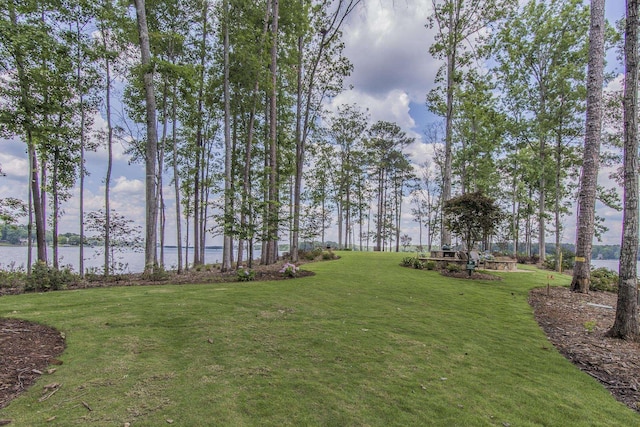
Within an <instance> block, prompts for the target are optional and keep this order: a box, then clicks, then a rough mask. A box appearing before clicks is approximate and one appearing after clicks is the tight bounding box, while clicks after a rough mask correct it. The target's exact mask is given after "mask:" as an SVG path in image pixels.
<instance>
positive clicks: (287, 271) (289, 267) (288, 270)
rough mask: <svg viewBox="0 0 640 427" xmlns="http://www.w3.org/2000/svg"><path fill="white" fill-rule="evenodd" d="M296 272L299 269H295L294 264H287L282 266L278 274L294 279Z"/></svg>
mask: <svg viewBox="0 0 640 427" xmlns="http://www.w3.org/2000/svg"><path fill="white" fill-rule="evenodd" d="M298 270H300V269H299V268H298V267H296V265H295V264H291V263H289V262H288V263H286V264H284V265H283V266H282V268H281V269H280V271H279V272H280V273H282V275H283V276H284V277H296V275H297V274H298Z"/></svg>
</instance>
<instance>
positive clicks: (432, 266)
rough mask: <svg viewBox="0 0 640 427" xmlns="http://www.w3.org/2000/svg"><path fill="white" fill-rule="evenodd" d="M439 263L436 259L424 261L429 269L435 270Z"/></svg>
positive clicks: (425, 266)
mask: <svg viewBox="0 0 640 427" xmlns="http://www.w3.org/2000/svg"><path fill="white" fill-rule="evenodd" d="M437 266H438V264H437V263H436V262H435V261H427V262H425V263H424V268H426V269H427V270H435V269H436V267H437Z"/></svg>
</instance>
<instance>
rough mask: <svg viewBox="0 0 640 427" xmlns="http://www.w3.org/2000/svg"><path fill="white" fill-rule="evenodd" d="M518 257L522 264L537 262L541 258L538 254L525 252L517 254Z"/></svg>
mask: <svg viewBox="0 0 640 427" xmlns="http://www.w3.org/2000/svg"><path fill="white" fill-rule="evenodd" d="M516 259H517V261H518V263H520V264H537V263H538V261H539V260H540V257H539V256H538V255H531V256H527V255H523V254H518V255H517V256H516Z"/></svg>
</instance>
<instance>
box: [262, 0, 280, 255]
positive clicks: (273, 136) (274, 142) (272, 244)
mask: <svg viewBox="0 0 640 427" xmlns="http://www.w3.org/2000/svg"><path fill="white" fill-rule="evenodd" d="M279 7H280V2H279V0H272V3H271V64H270V65H269V72H270V75H271V87H270V93H269V139H268V143H269V150H268V156H267V158H268V163H267V165H266V166H267V169H268V171H269V179H268V186H267V188H268V189H267V200H266V206H267V211H266V214H267V217H266V218H265V231H266V236H265V244H266V246H265V249H264V254H263V261H264V263H265V264H274V263H275V262H276V260H277V258H278V225H279V219H278V218H279V215H278V101H277V100H278V39H279V38H278V19H279Z"/></svg>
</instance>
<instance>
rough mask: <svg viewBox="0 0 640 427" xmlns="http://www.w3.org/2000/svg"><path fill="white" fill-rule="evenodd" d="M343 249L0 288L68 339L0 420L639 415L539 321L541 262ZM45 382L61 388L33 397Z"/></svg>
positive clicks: (20, 314) (22, 310)
mask: <svg viewBox="0 0 640 427" xmlns="http://www.w3.org/2000/svg"><path fill="white" fill-rule="evenodd" d="M340 255H341V256H342V259H340V260H338V261H331V262H324V263H316V264H310V265H305V268H307V269H312V270H314V271H316V272H317V275H316V276H314V277H307V278H302V279H296V280H286V281H278V282H262V283H261V282H245V283H235V284H224V286H222V285H220V284H213V285H183V286H171V285H166V286H158V287H120V288H102V289H92V290H82V291H68V292H57V293H49V294H28V295H18V296H6V297H2V298H0V316H4V317H17V318H22V319H28V320H32V321H37V322H40V323H44V324H47V325H51V326H54V327H56V328H58V329H59V330H61V331H63V332H64V333H65V335H66V340H67V349H66V351H65V353H64V354H63V355H62V357H61V359H62V360H63V361H64V364H63V365H61V366H59V367H58V370H57V371H56V372H55V373H54V374H53V375H45V376H44V377H43V378H41V379H40V381H39V382H38V383H37V384H36V385H35V386H34V387H32V388H31V389H30V390H28V391H27V392H26V393H25V394H24V395H23V396H22V397H20V398H18V399H17V400H15V401H13V402H12V403H11V404H10V405H9V406H8V407H7V408H5V409H3V410H0V418H8V419H12V420H13V423H12V424H11V425H14V426H38V425H47V426H73V425H93V426H121V425H124V424H125V423H131V426H159V425H166V424H167V422H168V421H167V420H169V421H172V423H173V424H174V425H180V426H211V425H224V426H252V425H260V426H284V425H295V426H307V425H322V426H364V425H366V426H390V425H396V426H406V425H434V426H456V425H459V426H493V425H497V426H506V425H510V426H537V425H539V426H566V425H572V426H580V425H584V426H616V425H619V426H631V425H640V416H638V415H637V414H636V413H635V412H633V411H631V410H630V409H628V408H627V407H625V406H624V405H622V404H620V403H618V402H616V401H615V400H614V399H613V398H612V397H611V395H610V394H609V393H608V392H607V391H606V390H605V389H604V388H603V387H602V386H601V385H600V384H598V383H597V382H596V381H595V380H594V379H593V378H591V377H589V376H588V375H586V374H584V373H582V372H580V371H579V370H578V369H577V368H575V367H574V366H573V365H572V364H571V363H569V362H568V361H567V360H565V359H564V358H563V357H562V356H561V355H560V354H559V353H557V352H556V351H555V349H554V348H553V347H552V346H551V345H550V344H549V342H548V341H547V340H546V338H545V336H544V334H543V333H542V332H541V330H540V329H539V327H538V325H537V324H536V322H535V320H534V318H533V315H532V310H531V308H530V307H529V305H528V304H527V294H528V291H529V289H531V288H532V287H539V286H546V284H547V276H546V274H545V273H544V272H530V273H504V274H502V275H503V277H504V280H503V281H500V282H498V281H490V282H489V281H487V282H482V281H467V280H458V279H452V278H445V277H442V276H440V275H439V274H438V273H435V272H431V271H426V270H414V269H409V268H403V267H400V266H399V263H400V260H401V259H402V254H387V253H358V252H343V253H341V254H340ZM568 281H569V278H568V277H557V276H556V278H555V280H554V282H555V283H553V284H555V285H563V284H567V283H568ZM0 357H1V356H0ZM51 382H58V383H61V384H62V386H61V388H60V390H59V391H58V392H57V393H55V394H54V395H53V396H51V397H50V398H49V399H47V400H45V401H43V402H39V401H38V399H39V398H40V397H41V396H42V395H43V390H42V386H43V385H45V384H48V383H51ZM83 402H84V403H86V404H87V405H88V406H89V407H90V408H91V409H92V410H91V411H89V410H88V409H87V408H86V407H85V406H84V404H83ZM53 417H55V418H54V419H52V418H53ZM50 419H52V421H48V422H47V421H46V420H50Z"/></svg>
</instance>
